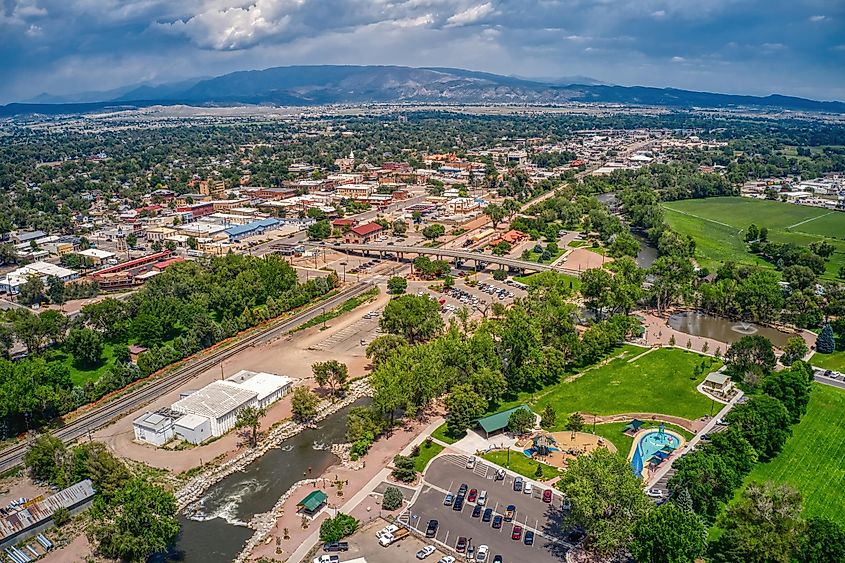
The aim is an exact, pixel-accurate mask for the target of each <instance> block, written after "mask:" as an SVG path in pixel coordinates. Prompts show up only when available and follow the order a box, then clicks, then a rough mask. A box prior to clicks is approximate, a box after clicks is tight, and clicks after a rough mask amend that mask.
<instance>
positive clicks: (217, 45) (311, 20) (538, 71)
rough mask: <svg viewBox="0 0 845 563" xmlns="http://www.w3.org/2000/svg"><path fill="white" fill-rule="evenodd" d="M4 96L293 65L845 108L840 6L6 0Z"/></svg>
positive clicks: (1, 18)
mask: <svg viewBox="0 0 845 563" xmlns="http://www.w3.org/2000/svg"><path fill="white" fill-rule="evenodd" d="M0 38H2V40H0V103H5V102H9V101H13V100H21V99H25V98H28V97H30V96H34V95H36V94H39V93H41V92H45V91H46V92H50V93H52V94H63V93H71V92H78V91H85V90H106V89H111V88H115V87H119V86H122V85H126V84H136V83H140V82H156V83H157V82H166V81H175V80H182V79H187V78H192V77H196V76H213V75H218V74H223V73H226V72H230V71H234V70H244V69H256V68H266V67H271V66H281V65H289V64H330V63H334V64H398V65H410V66H451V67H460V68H467V69H472V70H484V71H488V72H496V73H501V74H515V75H520V76H529V77H555V76H573V75H581V76H590V77H594V78H597V79H599V80H603V81H606V82H611V83H615V84H624V85H635V84H639V85H649V86H674V87H679V88H688V89H696V90H707V91H719V92H730V93H751V94H769V93H773V92H776V93H783V94H791V95H798V96H805V97H811V98H817V99H838V100H845V1H843V0H242V1H240V2H238V1H233V0H0Z"/></svg>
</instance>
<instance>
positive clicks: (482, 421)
mask: <svg viewBox="0 0 845 563" xmlns="http://www.w3.org/2000/svg"><path fill="white" fill-rule="evenodd" d="M520 409H525V410H527V411H528V412H532V411H531V409H530V408H528V405H519V406H518V407H514V408H512V409H508V410H506V411H502V412H497V413H496V414H491V415H490V416H485V417H484V418H479V419H478V425H479V426H481V429H482V430H484V433H485V434H486V435H487V437H488V438H489V437H490V434H492V433H494V432H498V431H499V430H504V429H505V428H507V427H508V419H509V418H510V417H511V415H512V414H513V413H515V412H516V411H518V410H520Z"/></svg>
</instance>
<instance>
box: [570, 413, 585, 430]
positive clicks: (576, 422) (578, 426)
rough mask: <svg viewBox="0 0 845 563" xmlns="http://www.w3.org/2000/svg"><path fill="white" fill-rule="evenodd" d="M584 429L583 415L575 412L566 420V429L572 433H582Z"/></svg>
mask: <svg viewBox="0 0 845 563" xmlns="http://www.w3.org/2000/svg"><path fill="white" fill-rule="evenodd" d="M583 428H584V417H583V416H581V413H577V412H574V413H572V414H570V415H569V418H568V419H567V420H566V429H567V430H569V431H570V432H580V431H581V430H582V429H583Z"/></svg>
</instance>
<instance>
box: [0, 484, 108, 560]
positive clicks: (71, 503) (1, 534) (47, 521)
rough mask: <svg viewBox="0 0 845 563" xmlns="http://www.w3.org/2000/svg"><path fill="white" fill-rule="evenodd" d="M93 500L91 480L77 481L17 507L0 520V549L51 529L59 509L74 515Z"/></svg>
mask: <svg viewBox="0 0 845 563" xmlns="http://www.w3.org/2000/svg"><path fill="white" fill-rule="evenodd" d="M93 498H94V485H93V483H92V482H91V480H90V479H85V480H84V481H80V482H79V483H76V484H75V485H71V486H70V487H68V488H67V489H63V490H61V491H59V492H58V493H56V494H55V495H53V496H49V497H47V498H41V497H39V498H36V499H34V500H33V501H31V502H29V503H27V504H25V505H23V506H22V507H19V510H18V511H17V512H14V513H12V514H8V513H6V514H4V515H3V516H2V517H0V547H7V546H9V545H14V544H16V543H18V542H20V541H22V540H24V539H26V538H29V537H31V536H33V535H35V534H37V533H39V532H41V531H43V530H46V529H47V528H48V527H50V526H51V525H52V522H53V514H54V513H55V512H56V511H57V510H58V509H60V508H64V509H67V510H68V511H69V512H70V513H71V514H76V513H77V512H79V511H80V510H82V509H83V508H85V507H87V506H88V505H89V504H90V503H91V501H92V500H93Z"/></svg>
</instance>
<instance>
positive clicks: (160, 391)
mask: <svg viewBox="0 0 845 563" xmlns="http://www.w3.org/2000/svg"><path fill="white" fill-rule="evenodd" d="M372 288H373V285H371V284H369V283H366V282H358V283H357V284H355V285H353V286H351V287H349V288H347V289H345V290H343V291H341V292H340V293H338V294H337V295H335V296H334V297H331V298H330V299H327V300H326V301H323V302H320V303H319V304H317V305H315V306H313V307H311V308H309V309H307V310H305V311H303V312H301V313H299V314H297V315H295V316H293V317H291V318H289V319H286V320H283V321H280V322H279V323H276V324H274V325H271V326H268V327H267V328H266V329H264V330H260V331H255V332H254V333H253V334H250V335H249V336H247V337H245V338H244V339H242V340H240V341H238V342H237V343H236V344H233V345H232V346H229V347H227V348H223V349H220V350H218V351H215V352H212V353H210V354H208V355H207V356H204V357H202V358H198V359H196V360H193V361H189V362H188V363H187V364H186V365H185V366H183V367H181V368H179V369H177V370H175V371H173V372H171V373H169V374H167V375H163V376H161V377H160V378H158V379H156V380H154V381H151V382H150V383H147V384H146V385H143V386H141V387H139V388H138V389H136V390H134V391H131V392H129V393H127V394H126V395H123V396H122V397H119V398H117V399H115V400H113V401H110V402H108V403H106V404H104V405H102V406H100V407H97V408H95V409H93V410H91V411H90V412H88V413H86V414H84V415H82V416H80V417H79V418H77V419H76V420H73V421H71V422H69V423H67V424H66V425H64V426H62V427H61V428H58V429H56V430H54V431H53V435H54V436H56V437H57V438H60V439H61V440H62V441H64V442H65V443H68V442H72V441H74V440H76V439H77V438H80V437H82V436H84V435H85V434H86V433H88V432H90V431H93V430H97V429H98V428H101V427H103V426H105V425H107V424H108V423H109V422H111V421H112V420H114V419H115V418H118V417H121V416H125V415H126V414H129V413H130V412H132V411H133V410H135V409H137V408H138V407H140V406H142V405H145V404H147V403H150V402H152V401H154V400H155V399H157V398H158V397H160V396H161V395H164V394H165V393H168V392H170V391H173V390H174V389H178V388H179V387H181V386H182V385H183V384H185V383H187V382H188V381H190V380H191V379H193V378H194V377H196V376H198V375H200V374H201V373H203V372H205V371H206V370H208V369H209V368H211V367H213V366H215V365H217V364H219V363H220V362H222V361H224V360H226V359H227V358H230V357H232V356H234V355H235V354H238V353H239V352H242V351H244V350H246V349H247V348H251V347H253V346H255V345H256V344H263V343H265V342H267V341H269V340H272V339H273V338H276V337H277V336H280V335H282V334H285V333H287V332H289V331H291V330H293V329H295V328H297V327H299V326H300V325H302V324H304V323H306V322H308V321H310V320H311V319H313V318H314V317H316V316H318V315H320V314H321V313H322V312H323V311H329V310H331V309H333V308H335V307H337V306H338V305H341V304H343V303H344V302H345V301H347V300H348V299H351V298H353V297H357V296H359V295H361V294H362V293H365V292H366V291H368V290H370V289H372ZM26 449H27V444H26V442H21V443H19V444H15V445H14V446H10V447H8V448H6V449H5V450H3V451H2V452H0V472H4V471H7V470H9V469H12V468H13V467H15V466H17V465H19V464H21V463H22V462H23V456H24V453H25V452H26Z"/></svg>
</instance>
